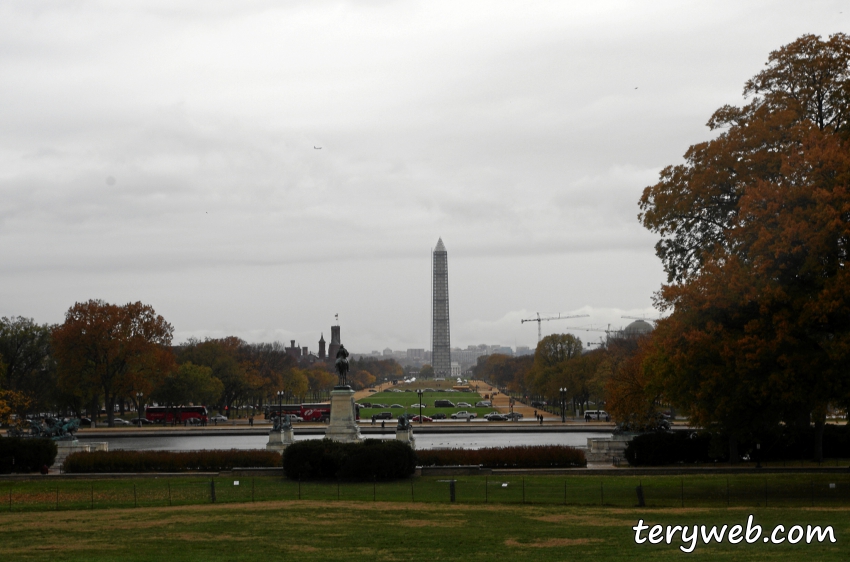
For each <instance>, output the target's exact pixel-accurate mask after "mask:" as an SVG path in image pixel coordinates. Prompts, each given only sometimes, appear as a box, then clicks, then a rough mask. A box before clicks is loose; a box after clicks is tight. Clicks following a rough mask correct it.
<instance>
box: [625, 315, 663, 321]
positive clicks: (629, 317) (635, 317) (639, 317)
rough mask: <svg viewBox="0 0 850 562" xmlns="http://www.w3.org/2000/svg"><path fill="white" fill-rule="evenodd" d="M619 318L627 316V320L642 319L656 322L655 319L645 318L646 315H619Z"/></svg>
mask: <svg viewBox="0 0 850 562" xmlns="http://www.w3.org/2000/svg"><path fill="white" fill-rule="evenodd" d="M620 318H628V319H629V320H643V321H644V322H656V320H654V319H652V318H647V317H646V316H620Z"/></svg>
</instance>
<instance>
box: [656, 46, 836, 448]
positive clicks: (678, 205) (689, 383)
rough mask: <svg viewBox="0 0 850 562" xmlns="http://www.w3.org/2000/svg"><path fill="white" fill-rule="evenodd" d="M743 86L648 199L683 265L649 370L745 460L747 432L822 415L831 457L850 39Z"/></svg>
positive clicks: (665, 293) (818, 430)
mask: <svg viewBox="0 0 850 562" xmlns="http://www.w3.org/2000/svg"><path fill="white" fill-rule="evenodd" d="M744 95H745V96H746V97H751V98H752V99H751V101H750V103H748V104H747V105H745V106H744V107H732V106H724V107H722V108H720V109H719V110H718V111H717V112H715V114H714V115H713V116H712V118H711V119H710V120H709V122H708V126H709V127H710V128H711V129H712V130H716V131H720V134H719V135H718V136H717V138H715V139H714V140H711V141H708V142H704V143H701V144H698V145H694V146H692V147H691V148H690V149H689V150H688V151H687V153H686V154H685V160H686V161H685V163H684V164H681V165H678V166H670V167H668V168H665V169H664V170H663V171H662V172H661V178H660V181H659V183H657V184H656V185H653V186H650V187H648V188H646V190H645V191H644V193H643V197H642V198H641V200H640V208H641V214H640V219H641V221H642V222H643V224H644V226H645V227H646V228H648V229H649V230H651V231H653V232H655V233H657V234H659V235H660V236H661V240H660V241H659V242H658V244H657V245H656V251H657V253H658V255H659V257H660V258H661V260H662V262H663V264H664V268H665V271H666V272H667V276H668V284H666V285H664V286H663V287H662V289H661V291H660V292H659V293H658V295H657V303H656V304H657V305H658V306H659V307H660V308H661V309H662V310H664V311H665V312H666V313H667V314H668V317H667V318H665V319H663V320H661V321H660V322H659V323H658V325H657V328H656V330H655V332H654V333H653V336H652V338H653V340H654V341H653V346H652V350H650V351H649V352H648V354H647V357H646V359H645V363H644V367H645V368H647V369H652V377H653V378H654V383H657V384H658V385H659V386H660V387H661V388H663V390H664V393H665V396H666V398H667V399H669V400H672V401H673V402H675V403H678V404H679V405H680V406H682V407H684V408H686V409H687V410H688V411H689V413H690V415H691V420H692V423H694V424H697V425H701V426H704V427H708V428H714V429H717V430H718V431H720V432H723V433H725V434H727V435H728V436H729V438H730V440H729V442H730V454H731V457H732V458H733V459H735V458H736V457H737V454H738V451H737V443H738V442H740V441H741V440H742V439H751V440H752V439H755V440H758V439H759V438H760V437H761V436H763V435H764V434H766V433H769V432H770V431H772V430H774V429H775V428H777V427H778V426H779V424H786V425H797V426H805V427H809V426H810V424H811V425H813V426H814V428H815V435H816V436H817V439H816V442H815V444H814V450H813V456H814V458H815V459H817V460H819V459H821V458H822V435H823V427H824V423H825V418H826V413H827V410H828V408H829V407H830V406H834V405H842V404H845V405H846V403H847V397H848V395H850V375H849V374H848V373H850V371H849V370H848V367H850V277H848V275H850V273H848V271H847V268H848V252H850V145H848V138H850V37H848V36H847V35H844V34H836V35H833V36H831V37H830V38H829V39H828V40H822V39H821V38H820V37H817V36H814V35H806V36H803V37H801V38H799V39H798V40H796V41H794V42H793V43H790V44H788V45H785V46H784V47H782V48H780V49H779V50H777V51H774V52H772V53H771V54H770V56H769V59H768V63H767V66H766V68H765V69H764V70H762V71H761V72H760V73H758V74H757V75H756V76H755V77H754V78H753V79H751V80H750V81H748V82H747V84H746V85H745V88H744Z"/></svg>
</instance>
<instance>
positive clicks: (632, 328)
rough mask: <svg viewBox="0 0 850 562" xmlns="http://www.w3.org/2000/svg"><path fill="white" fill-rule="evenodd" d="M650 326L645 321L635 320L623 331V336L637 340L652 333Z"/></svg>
mask: <svg viewBox="0 0 850 562" xmlns="http://www.w3.org/2000/svg"><path fill="white" fill-rule="evenodd" d="M652 330H654V328H653V327H652V324H650V323H649V322H647V321H646V320H635V321H634V322H632V323H631V324H629V325H628V326H626V327H625V328H624V329H623V336H625V337H627V338H638V337H640V336H645V335H646V334H648V333H650V332H652Z"/></svg>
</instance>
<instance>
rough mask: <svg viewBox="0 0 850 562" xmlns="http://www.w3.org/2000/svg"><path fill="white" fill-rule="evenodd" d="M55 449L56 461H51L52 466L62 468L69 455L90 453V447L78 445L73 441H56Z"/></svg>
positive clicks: (83, 444)
mask: <svg viewBox="0 0 850 562" xmlns="http://www.w3.org/2000/svg"><path fill="white" fill-rule="evenodd" d="M56 449H57V453H56V460H55V461H53V466H62V463H64V462H65V459H66V458H67V457H68V455H70V454H71V453H88V452H89V451H91V445H89V444H88V443H80V442H79V441H77V440H76V439H74V440H73V441H57V442H56Z"/></svg>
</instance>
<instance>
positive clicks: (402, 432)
mask: <svg viewBox="0 0 850 562" xmlns="http://www.w3.org/2000/svg"><path fill="white" fill-rule="evenodd" d="M395 438H396V439H397V440H399V441H402V442H404V443H407V444H408V445H410V448H411V449H415V448H416V439H414V438H413V428H412V427H411V428H410V429H397V430H396V432H395Z"/></svg>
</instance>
